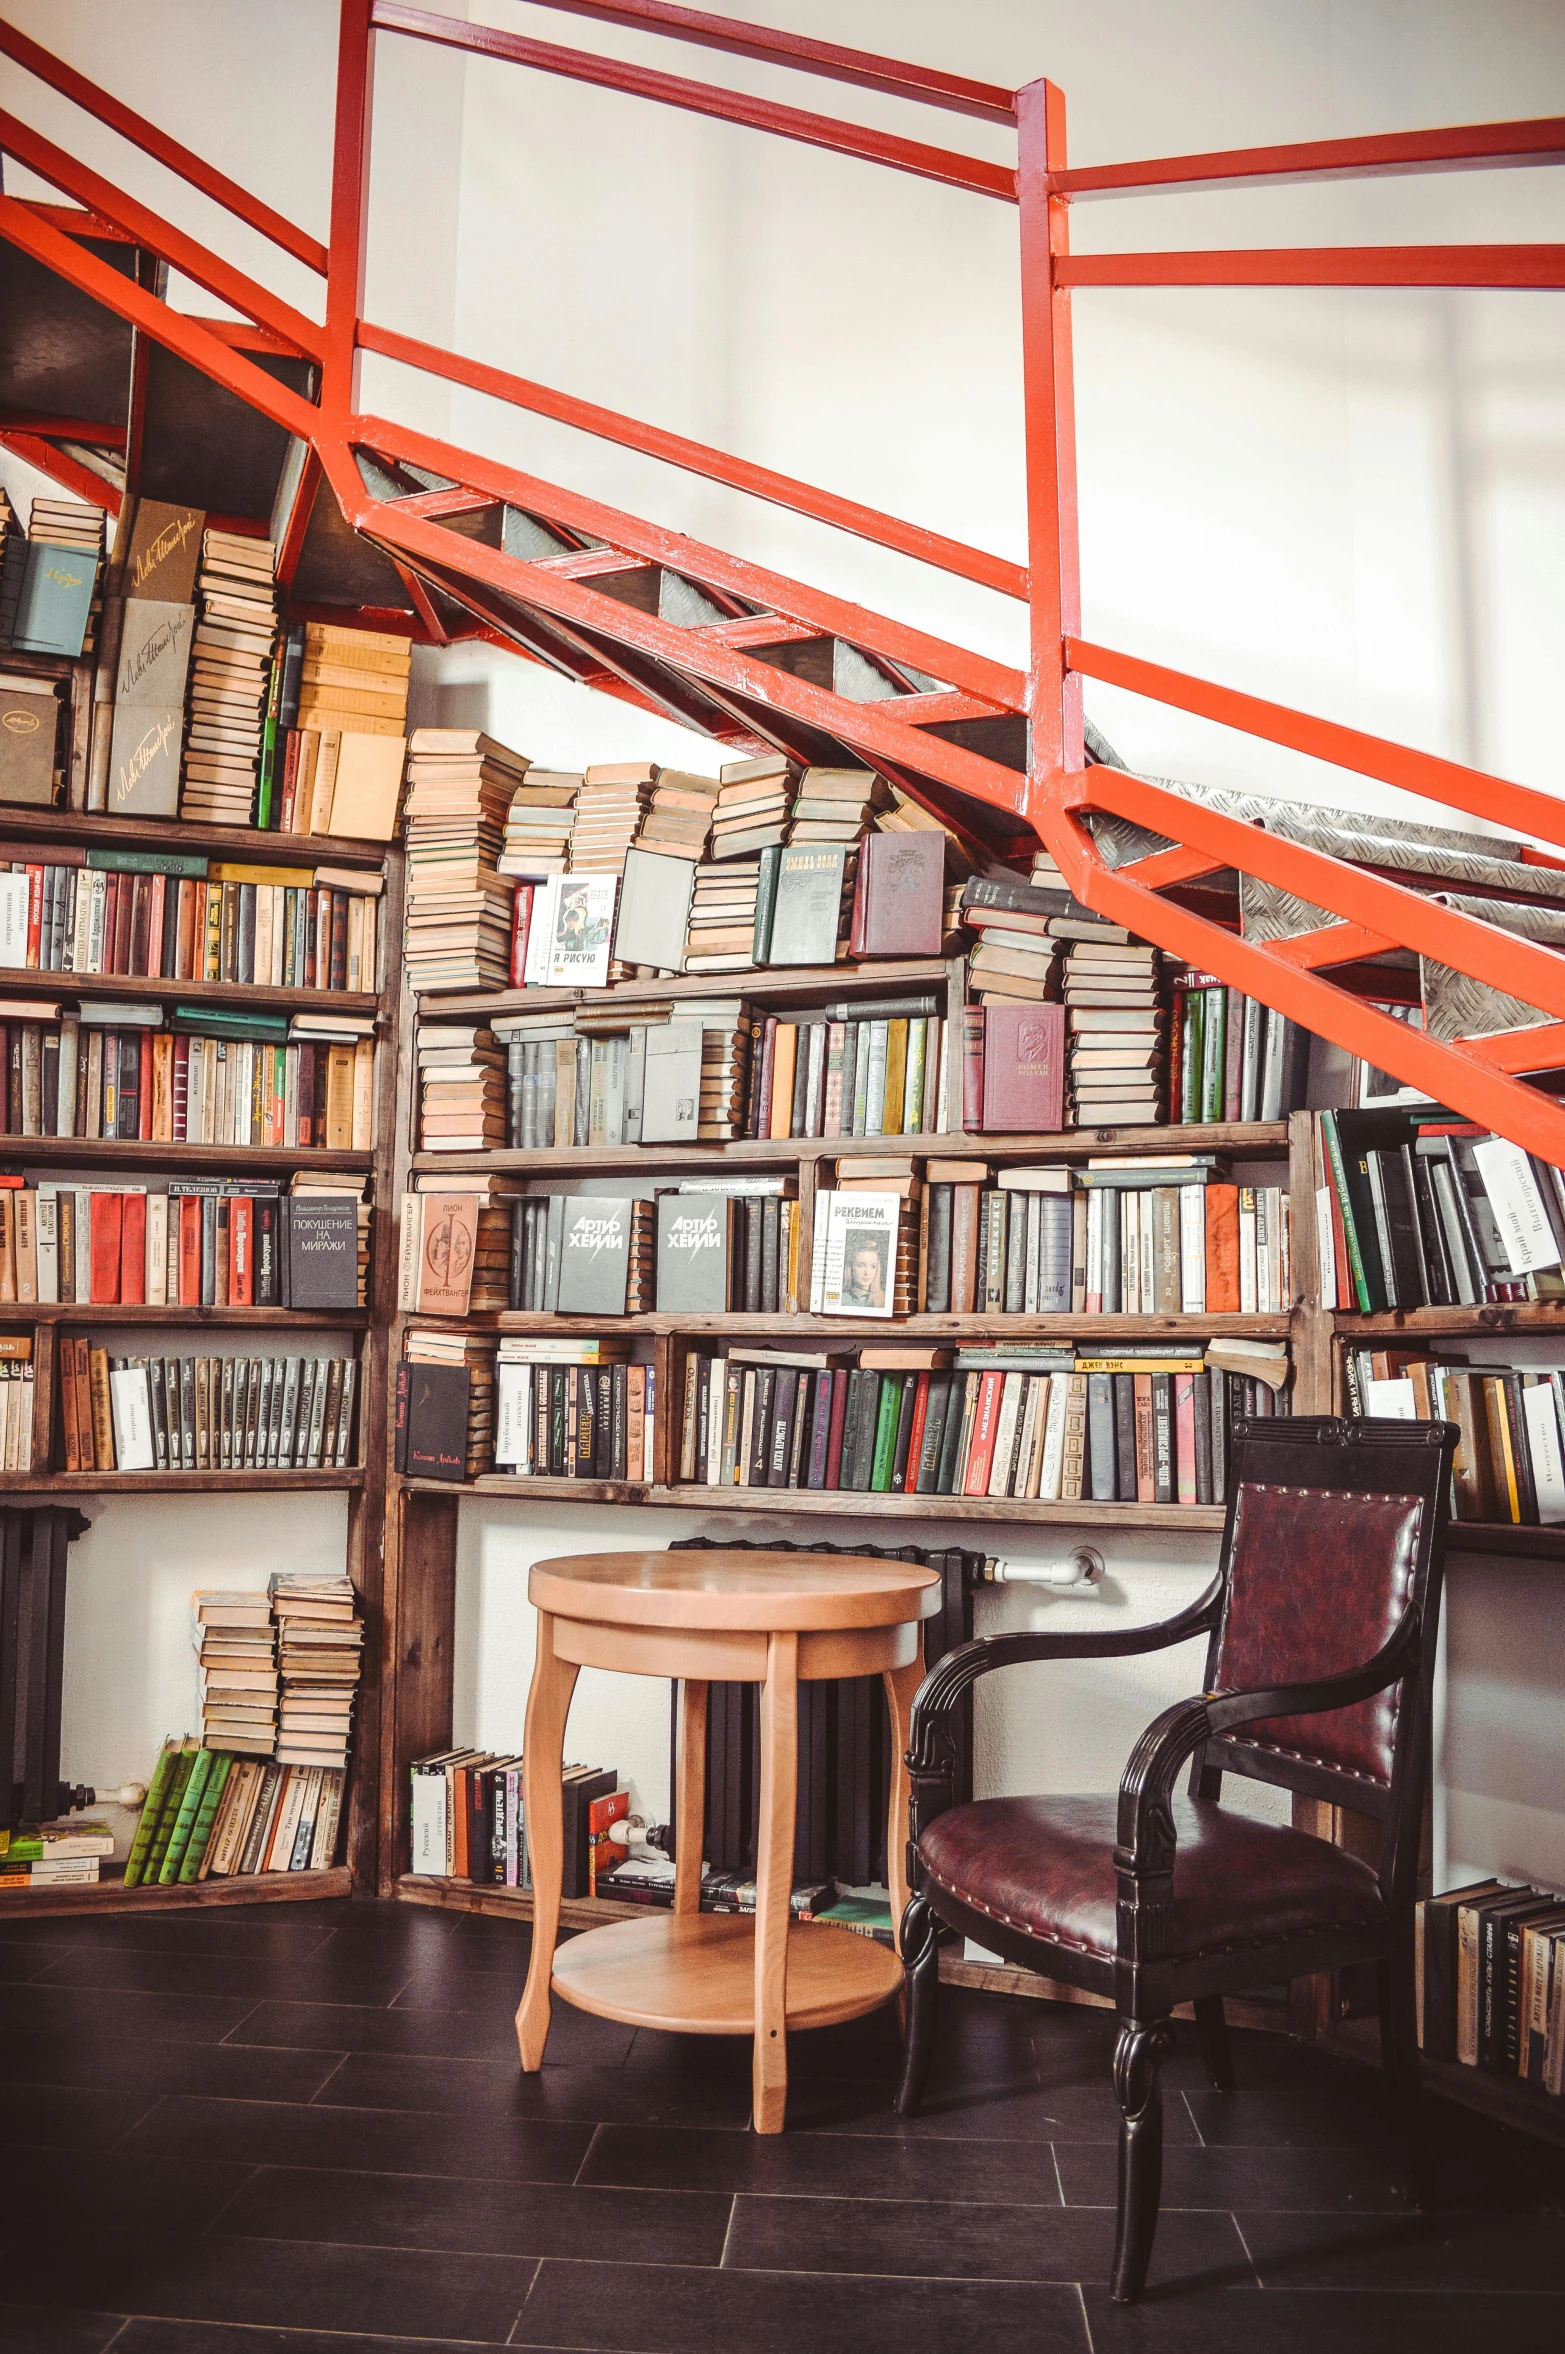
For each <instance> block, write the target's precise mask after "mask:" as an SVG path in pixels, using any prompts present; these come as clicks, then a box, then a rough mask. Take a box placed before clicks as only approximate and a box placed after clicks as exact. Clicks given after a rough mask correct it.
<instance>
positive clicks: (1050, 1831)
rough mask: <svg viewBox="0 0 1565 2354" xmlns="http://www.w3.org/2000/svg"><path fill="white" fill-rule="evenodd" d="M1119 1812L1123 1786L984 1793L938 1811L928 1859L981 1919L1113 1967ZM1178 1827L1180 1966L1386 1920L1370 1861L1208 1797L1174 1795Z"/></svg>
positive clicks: (941, 1881) (922, 1848)
mask: <svg viewBox="0 0 1565 2354" xmlns="http://www.w3.org/2000/svg"><path fill="white" fill-rule="evenodd" d="M1118 1806H1119V1799H1118V1794H1117V1793H1116V1792H1113V1791H1105V1792H1103V1793H1102V1794H1101V1795H1100V1794H1098V1793H1096V1792H1095V1793H1094V1794H1093V1795H1092V1796H1090V1797H1082V1798H1075V1797H1070V1798H985V1799H980V1800H979V1801H978V1802H977V1803H976V1804H974V1805H972V1806H958V1807H953V1808H952V1809H951V1811H950V1812H949V1813H948V1814H943V1815H940V1816H938V1817H937V1818H936V1820H935V1821H934V1822H933V1823H931V1824H930V1826H929V1828H928V1830H926V1831H925V1833H924V1835H923V1837H922V1839H921V1840H920V1841H919V1848H918V1851H919V1855H920V1857H921V1858H922V1860H923V1864H924V1869H925V1871H926V1872H927V1873H928V1874H929V1875H930V1877H931V1878H932V1879H933V1880H934V1881H935V1882H937V1883H938V1885H939V1887H941V1888H942V1889H946V1890H948V1891H949V1893H950V1894H951V1895H952V1896H954V1897H955V1898H956V1899H957V1900H958V1902H959V1903H961V1904H964V1905H967V1906H968V1907H969V1908H970V1909H971V1910H972V1911H974V1912H977V1913H984V1914H987V1915H988V1917H989V1918H990V1919H991V1920H993V1921H997V1922H1000V1923H1002V1924H1003V1925H1004V1926H1005V1927H1007V1928H1010V1929H1018V1930H1020V1931H1022V1933H1023V1934H1024V1935H1026V1936H1028V1937H1037V1938H1041V1939H1045V1940H1047V1941H1048V1942H1049V1943H1050V1944H1052V1945H1061V1946H1069V1947H1072V1948H1074V1949H1075V1950H1076V1951H1077V1952H1080V1953H1086V1954H1093V1955H1097V1956H1100V1957H1102V1958H1104V1959H1112V1957H1113V1954H1114V1945H1115V1915H1116V1910H1117V1898H1118V1886H1117V1883H1116V1880H1115V1875H1114V1843H1115V1819H1116V1815H1117V1813H1118ZM1174 1824H1175V1829H1176V1831H1177V1834H1178V1842H1179V1844H1178V1850H1177V1853H1176V1856H1175V1861H1174V1934H1173V1959H1174V1960H1175V1961H1195V1960H1197V1959H1200V1958H1203V1957H1209V1956H1212V1955H1216V1954H1222V1953H1237V1952H1243V1951H1244V1950H1246V1949H1247V1948H1251V1947H1255V1948H1260V1947H1266V1946H1277V1945H1285V1944H1287V1943H1289V1942H1290V1941H1291V1940H1292V1939H1294V1938H1298V1937H1312V1936H1320V1935H1322V1934H1325V1933H1327V1932H1330V1931H1333V1930H1337V1931H1341V1930H1357V1929H1363V1928H1371V1927H1378V1926H1380V1925H1381V1924H1383V1923H1384V1921H1385V1918H1386V1912H1385V1906H1384V1905H1383V1903H1382V1902H1381V1896H1380V1890H1379V1887H1378V1886H1377V1884H1376V1879H1375V1874H1374V1871H1373V1869H1372V1867H1371V1866H1370V1865H1368V1864H1366V1863H1362V1862H1361V1861H1360V1860H1359V1859H1358V1857H1356V1856H1352V1855H1349V1854H1348V1853H1347V1852H1346V1851H1345V1850H1344V1849H1343V1848H1340V1847H1332V1846H1331V1845H1329V1844H1328V1842H1327V1841H1326V1840H1324V1839H1314V1838H1311V1836H1310V1834H1309V1833H1308V1832H1307V1831H1293V1830H1289V1829H1287V1828H1286V1827H1285V1826H1283V1825H1281V1824H1276V1823H1261V1822H1256V1821H1255V1820H1254V1818H1253V1817H1252V1816H1249V1815H1242V1814H1236V1813H1235V1812H1234V1811H1233V1809H1232V1808H1231V1807H1226V1806H1223V1805H1221V1804H1219V1803H1218V1802H1217V1801H1215V1800H1213V1799H1201V1798H1196V1799H1191V1798H1176V1799H1175V1800H1174Z"/></svg>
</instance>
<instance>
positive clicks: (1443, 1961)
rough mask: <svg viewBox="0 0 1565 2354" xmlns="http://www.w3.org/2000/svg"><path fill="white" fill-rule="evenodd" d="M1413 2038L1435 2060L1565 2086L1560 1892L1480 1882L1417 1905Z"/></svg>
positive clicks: (1557, 2089)
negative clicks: (1416, 2004)
mask: <svg viewBox="0 0 1565 2354" xmlns="http://www.w3.org/2000/svg"><path fill="white" fill-rule="evenodd" d="M1417 1952H1418V1965H1419V1982H1418V1997H1419V2001H1418V2040H1419V2045H1420V2048H1421V2049H1422V2050H1423V2051H1424V2053H1425V2054H1426V2055H1427V2056H1428V2057H1429V2058H1430V2059H1431V2060H1437V2061H1457V2062H1459V2063H1460V2064H1461V2065H1462V2066H1464V2067H1468V2068H1481V2069H1483V2070H1485V2071H1487V2072H1488V2073H1489V2074H1491V2075H1493V2076H1496V2077H1501V2078H1505V2077H1508V2078H1510V2080H1511V2081H1512V2083H1516V2082H1521V2083H1524V2084H1531V2085H1535V2086H1537V2087H1538V2088H1539V2089H1540V2090H1542V2091H1543V2092H1545V2093H1552V2094H1554V2095H1555V2096H1556V2097H1557V2096H1558V2095H1560V2094H1561V2093H1562V2092H1565V1894H1562V1893H1561V1892H1560V1891H1559V1890H1558V1889H1555V1890H1552V1891H1551V1890H1549V1889H1542V1888H1528V1887H1518V1886H1515V1885H1513V1884H1511V1883H1508V1882H1505V1881H1501V1880H1478V1881H1474V1882H1473V1883H1472V1884H1471V1885H1470V1886H1468V1887H1466V1888H1453V1889H1447V1890H1446V1891H1445V1892H1444V1893H1443V1894H1442V1895H1439V1896H1432V1897H1427V1898H1425V1900H1424V1901H1423V1903H1421V1904H1420V1905H1419V1907H1418V1911H1417Z"/></svg>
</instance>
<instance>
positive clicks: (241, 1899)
mask: <svg viewBox="0 0 1565 2354" xmlns="http://www.w3.org/2000/svg"><path fill="white" fill-rule="evenodd" d="M118 1869H119V1870H123V1866H120V1867H118ZM352 1894H353V1874H352V1873H351V1872H350V1871H349V1869H348V1867H347V1866H346V1864H336V1865H333V1866H332V1867H331V1869H330V1870H328V1871H321V1872H253V1873H251V1874H249V1875H248V1876H247V1877H246V1878H243V1879H240V1878H238V1877H235V1878H232V1879H224V1880H192V1881H191V1882H190V1883H189V1884H188V1886H184V1887H182V1886H180V1885H179V1884H178V1883H177V1882H175V1883H174V1884H173V1885H172V1886H170V1887H167V1888H127V1887H125V1885H124V1883H123V1881H122V1880H121V1879H119V1878H118V1877H115V1878H113V1879H106V1880H99V1881H97V1882H96V1883H95V1884H93V1885H92V1886H89V1887H85V1888H51V1889H49V1890H47V1891H45V1890H42V1889H40V1890H39V1892H38V1894H37V1895H36V1896H35V1895H34V1894H33V1892H32V1890H31V1889H24V1888H0V1920H17V1919H20V1918H22V1917H23V1916H24V1915H25V1916H29V1917H30V1916H31V1915H33V1914H36V1913H170V1912H173V1913H180V1912H189V1911H191V1910H193V1909H194V1908H195V1907H196V1906H198V1905H200V1906H207V1905H228V1904H301V1903H305V1902H308V1901H309V1900H310V1899H312V1898H318V1897H324V1896H339V1897H340V1896H351V1895H352Z"/></svg>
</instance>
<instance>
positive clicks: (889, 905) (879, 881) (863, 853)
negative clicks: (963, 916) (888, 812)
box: [854, 834, 946, 956]
mask: <svg viewBox="0 0 1565 2354" xmlns="http://www.w3.org/2000/svg"><path fill="white" fill-rule="evenodd" d="M859 874H860V877H861V878H862V887H863V894H864V913H863V922H862V925H861V927H860V928H859V937H858V938H857V939H856V940H855V942H854V953H855V954H856V955H859V956H938V955H939V954H940V947H941V942H942V941H943V939H944V937H945V875H946V841H945V836H944V834H869V835H866V837H865V840H864V844H863V847H862V848H861V850H860V852H859Z"/></svg>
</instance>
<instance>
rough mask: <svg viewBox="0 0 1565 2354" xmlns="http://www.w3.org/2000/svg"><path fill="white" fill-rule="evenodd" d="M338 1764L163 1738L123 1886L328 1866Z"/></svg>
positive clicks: (336, 1822) (335, 1824)
mask: <svg viewBox="0 0 1565 2354" xmlns="http://www.w3.org/2000/svg"><path fill="white" fill-rule="evenodd" d="M345 1778H346V1777H345V1775H344V1772H343V1770H342V1768H341V1767H321V1766H304V1765H280V1764H278V1763H277V1762H276V1760H275V1759H271V1758H265V1759H263V1758H258V1757H240V1756H236V1755H235V1754H234V1753H233V1752H232V1751H231V1750H226V1749H208V1748H206V1747H204V1746H203V1745H202V1743H201V1742H199V1741H195V1740H191V1739H188V1738H187V1739H185V1740H178V1739H174V1740H170V1741H165V1743H164V1744H163V1748H162V1751H161V1752H160V1754H159V1757H158V1762H157V1765H156V1766H155V1767H154V1769H153V1774H152V1779H151V1782H150V1783H149V1784H148V1788H147V1796H146V1800H145V1803H144V1804H143V1806H142V1810H141V1817H140V1820H139V1821H138V1823H137V1825H136V1830H135V1834H134V1836H133V1838H132V1840H131V1849H130V1855H129V1857H128V1859H127V1861H126V1865H125V1881H124V1884H125V1886H126V1888H128V1889H130V1888H136V1887H139V1886H141V1885H143V1884H144V1883H145V1884H147V1885H154V1884H156V1885H161V1886H163V1887H169V1886H171V1885H188V1884H190V1883H191V1882H194V1881H201V1880H205V1879H206V1878H208V1876H211V1877H213V1878H216V1879H227V1878H230V1877H237V1876H244V1877H248V1876H250V1875H252V1874H255V1873H268V1872H308V1871H322V1870H325V1869H326V1868H327V1867H329V1865H330V1864H331V1862H332V1859H333V1857H334V1856H335V1854H336V1849H337V1836H338V1829H339V1826H340V1823H341V1819H342V1801H343V1785H344V1781H345Z"/></svg>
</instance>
